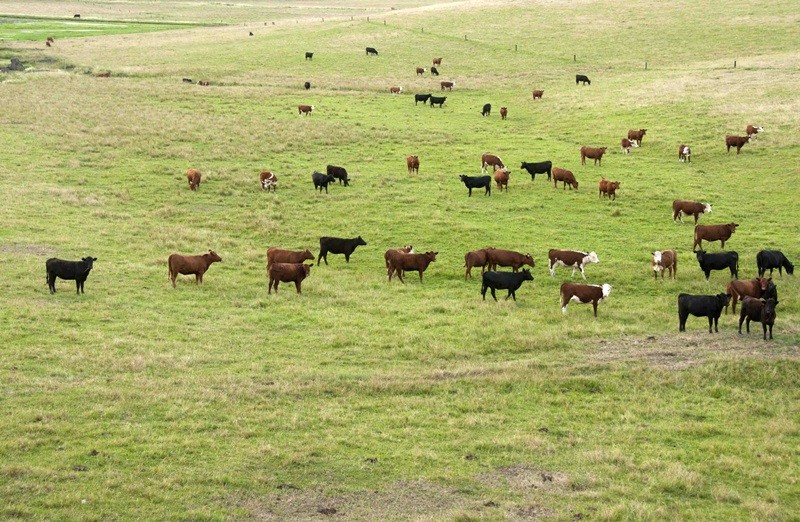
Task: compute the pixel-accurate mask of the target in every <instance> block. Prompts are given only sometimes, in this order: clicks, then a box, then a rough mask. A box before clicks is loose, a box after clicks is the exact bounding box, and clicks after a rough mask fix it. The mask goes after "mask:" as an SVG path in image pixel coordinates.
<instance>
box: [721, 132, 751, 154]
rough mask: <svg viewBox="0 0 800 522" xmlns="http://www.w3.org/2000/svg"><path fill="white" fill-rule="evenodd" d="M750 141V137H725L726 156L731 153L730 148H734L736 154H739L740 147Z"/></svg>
mask: <svg viewBox="0 0 800 522" xmlns="http://www.w3.org/2000/svg"><path fill="white" fill-rule="evenodd" d="M750 140H751V137H750V136H731V135H730V134H729V135H727V136H725V147H726V148H727V149H728V154H730V153H731V147H736V154H739V151H740V150H742V147H744V146H745V145H746V144H747V143H750Z"/></svg>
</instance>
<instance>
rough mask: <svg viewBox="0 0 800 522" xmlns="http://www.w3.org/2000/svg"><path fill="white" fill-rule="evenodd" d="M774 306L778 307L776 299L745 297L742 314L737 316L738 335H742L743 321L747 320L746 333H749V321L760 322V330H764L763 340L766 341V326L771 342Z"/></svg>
mask: <svg viewBox="0 0 800 522" xmlns="http://www.w3.org/2000/svg"><path fill="white" fill-rule="evenodd" d="M776 306H778V300H777V299H773V298H770V299H755V298H753V297H745V298H744V300H743V301H742V313H741V315H740V316H739V335H742V323H743V322H744V320H745V319H747V333H750V321H760V322H761V326H762V328H764V340H765V341H766V340H767V326H769V339H770V341H771V340H772V326H773V325H774V324H775V307H776Z"/></svg>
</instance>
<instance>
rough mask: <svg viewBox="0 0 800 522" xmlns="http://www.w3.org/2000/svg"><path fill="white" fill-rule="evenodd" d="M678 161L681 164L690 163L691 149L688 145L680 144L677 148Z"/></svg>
mask: <svg viewBox="0 0 800 522" xmlns="http://www.w3.org/2000/svg"><path fill="white" fill-rule="evenodd" d="M678 159H679V160H680V161H681V163H684V162H686V163H691V162H692V149H691V148H690V147H689V146H688V145H684V144H683V143H681V146H680V147H678Z"/></svg>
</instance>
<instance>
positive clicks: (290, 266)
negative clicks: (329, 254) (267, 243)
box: [267, 263, 313, 294]
mask: <svg viewBox="0 0 800 522" xmlns="http://www.w3.org/2000/svg"><path fill="white" fill-rule="evenodd" d="M312 266H313V265H304V264H302V263H272V264H271V265H269V268H267V272H268V273H269V285H268V288H269V289H268V290H267V293H268V294H271V293H272V289H273V288H275V293H276V294H277V293H278V283H290V282H294V287H295V289H296V290H297V293H298V294H301V293H302V292H301V291H300V284H301V283H302V282H303V279H305V278H306V277H308V276H309V275H311V267H312Z"/></svg>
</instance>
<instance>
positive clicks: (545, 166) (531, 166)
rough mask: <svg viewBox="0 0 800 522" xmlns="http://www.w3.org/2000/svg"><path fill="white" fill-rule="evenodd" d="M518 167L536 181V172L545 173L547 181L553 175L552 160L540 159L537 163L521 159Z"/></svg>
mask: <svg viewBox="0 0 800 522" xmlns="http://www.w3.org/2000/svg"><path fill="white" fill-rule="evenodd" d="M519 168H520V169H522V170H525V171H527V172H528V174H530V175H531V181H536V175H537V174H547V181H550V179H551V178H552V176H553V174H552V169H553V162H552V161H540V162H539V163H528V162H527V161H523V162H522V164H521V165H520V166H519Z"/></svg>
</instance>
